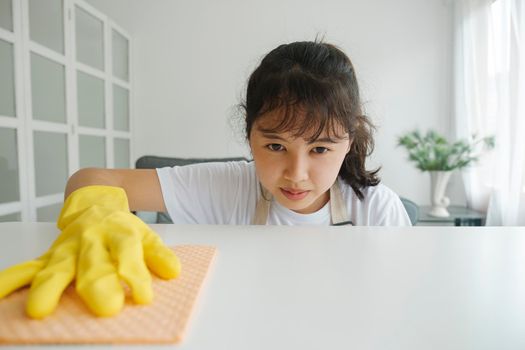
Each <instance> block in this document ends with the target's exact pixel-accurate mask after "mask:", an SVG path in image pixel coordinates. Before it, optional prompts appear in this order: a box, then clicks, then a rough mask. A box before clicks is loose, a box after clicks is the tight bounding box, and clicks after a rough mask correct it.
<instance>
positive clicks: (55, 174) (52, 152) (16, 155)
mask: <svg viewBox="0 0 525 350" xmlns="http://www.w3.org/2000/svg"><path fill="white" fill-rule="evenodd" d="M0 6H2V7H1V8H0V10H1V11H0V12H1V13H2V15H1V16H0V21H1V22H0V27H1V28H2V29H1V31H0V58H1V61H0V62H1V63H0V71H1V73H2V76H6V77H8V79H5V80H4V79H1V82H0V89H1V90H0V95H1V96H2V99H1V100H0V140H1V141H0V146H1V148H0V175H2V176H1V177H2V180H3V179H4V177H5V178H6V179H7V180H6V181H1V183H2V185H0V186H1V187H0V221H8V220H20V219H22V220H24V221H35V220H36V221H55V220H56V218H57V216H58V214H59V212H60V208H61V206H62V201H63V191H64V188H65V184H66V181H67V178H68V177H69V176H70V175H71V174H72V173H73V172H75V171H76V170H78V169H79V168H82V167H125V168H127V167H130V166H131V150H130V144H131V123H130V120H131V118H130V107H129V106H130V79H129V77H130V73H129V46H130V45H129V42H130V40H129V37H128V36H127V35H126V34H125V32H124V31H123V30H122V29H121V28H118V27H117V26H116V25H115V24H113V23H112V22H111V21H110V20H109V19H108V18H107V16H105V15H104V14H102V13H100V12H98V11H97V10H96V9H94V8H92V7H91V6H89V5H88V4H87V3H85V2H84V1H77V0H23V1H20V2H19V1H14V2H11V1H10V0H0ZM17 6H18V7H17ZM5 13H11V14H12V16H10V17H8V16H6V15H5ZM17 55H18V56H19V57H20V59H15V57H16V56H17ZM4 91H5V92H6V93H5V94H4V93H1V92H4ZM10 96H12V97H10ZM3 159H5V161H3ZM2 164H3V165H2ZM4 172H5V176H4Z"/></svg>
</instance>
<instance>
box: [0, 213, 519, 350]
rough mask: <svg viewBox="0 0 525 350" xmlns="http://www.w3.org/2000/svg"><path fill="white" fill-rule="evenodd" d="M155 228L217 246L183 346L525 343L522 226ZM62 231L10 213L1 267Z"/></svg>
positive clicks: (172, 238)
mask: <svg viewBox="0 0 525 350" xmlns="http://www.w3.org/2000/svg"><path fill="white" fill-rule="evenodd" d="M154 229H155V230H156V231H157V232H158V233H159V234H160V235H161V236H162V237H163V238H164V240H165V241H166V242H167V243H168V244H169V245H176V244H206V245H214V246H216V247H217V248H218V256H217V259H216V260H215V263H214V265H213V267H212V270H211V272H210V275H209V276H208V279H207V280H206V282H205V284H204V289H203V291H202V293H201V295H200V298H199V300H198V302H197V307H196V309H195V313H194V314H193V316H192V318H191V319H190V324H189V329H188V332H187V334H186V338H185V340H184V341H183V343H182V344H181V345H178V346H174V347H175V348H179V349H228V350H229V349H264V350H267V349H389V350H392V349H403V350H411V349H417V350H421V349H439V350H444V349H461V350H465V349H476V350H481V349H498V350H500V349H501V350H503V349H505V350H510V349H520V350H522V349H525V228H523V227H522V228H519V227H515V228H488V227H475V228H474V227H459V228H450V227H447V228H443V227H441V228H440V227H412V228H379V227H373V228H365V227H363V228H361V227H350V228H349V227H331V228H314V227H309V228H300V227H282V226H281V227H262V226H259V227H255V226H251V227H245V226H177V225H154ZM56 234H57V230H56V228H55V227H54V225H53V224H43V223H33V224H30V223H4V224H0V269H1V268H5V267H7V266H9V265H11V264H14V263H16V262H20V261H23V260H26V259H29V258H32V257H35V256H36V255H38V254H40V253H41V252H43V251H45V250H46V248H47V247H48V246H49V245H50V244H51V242H52V241H53V240H54V238H55V236H56ZM0 326H1V325H0ZM164 347H165V346H149V345H144V346H136V347H134V348H135V349H137V348H138V349H150V348H164ZM5 348H7V347H2V348H0V349H5ZM12 348H16V347H12ZM30 348H37V347H23V349H30ZM46 348H57V349H74V348H78V347H75V346H60V347H59V346H56V347H55V346H50V347H46ZM97 348H108V349H110V348H115V346H98V347H97Z"/></svg>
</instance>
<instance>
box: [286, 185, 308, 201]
mask: <svg viewBox="0 0 525 350" xmlns="http://www.w3.org/2000/svg"><path fill="white" fill-rule="evenodd" d="M280 190H281V192H282V193H283V195H284V196H285V197H286V198H288V199H290V200H292V201H298V200H301V199H303V198H304V197H306V196H307V195H308V193H310V191H303V190H293V189H291V188H280Z"/></svg>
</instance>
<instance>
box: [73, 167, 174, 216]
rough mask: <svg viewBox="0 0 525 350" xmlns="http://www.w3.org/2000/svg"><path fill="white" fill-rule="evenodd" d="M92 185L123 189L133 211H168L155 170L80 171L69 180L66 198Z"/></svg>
mask: <svg viewBox="0 0 525 350" xmlns="http://www.w3.org/2000/svg"><path fill="white" fill-rule="evenodd" d="M90 185H105V186H115V187H121V188H123V189H124V191H126V194H127V197H128V203H129V209H130V210H132V211H136V210H143V211H166V207H165V205H164V199H163V197H162V191H161V188H160V183H159V179H158V176H157V172H156V171H155V170H154V169H100V168H85V169H80V170H79V171H77V172H76V173H74V174H73V175H71V177H70V178H69V180H68V182H67V185H66V191H65V194H64V196H65V198H67V197H68V196H69V195H70V194H71V192H73V191H75V190H76V189H78V188H80V187H84V186H90Z"/></svg>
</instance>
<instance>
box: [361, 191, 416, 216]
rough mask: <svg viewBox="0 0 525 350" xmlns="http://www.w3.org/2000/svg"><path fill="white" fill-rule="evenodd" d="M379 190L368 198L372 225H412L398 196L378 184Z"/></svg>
mask: <svg viewBox="0 0 525 350" xmlns="http://www.w3.org/2000/svg"><path fill="white" fill-rule="evenodd" d="M379 186H380V188H378V190H379V191H376V193H375V195H374V196H372V198H371V200H370V206H371V207H372V208H374V210H372V212H373V215H371V216H372V217H371V222H370V225H372V226H412V223H411V222H410V218H409V217H408V214H407V212H406V210H405V206H404V205H403V203H402V202H401V199H400V198H399V196H398V195H397V194H396V193H395V192H394V191H392V190H391V189H389V188H388V187H386V186H382V185H379Z"/></svg>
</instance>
